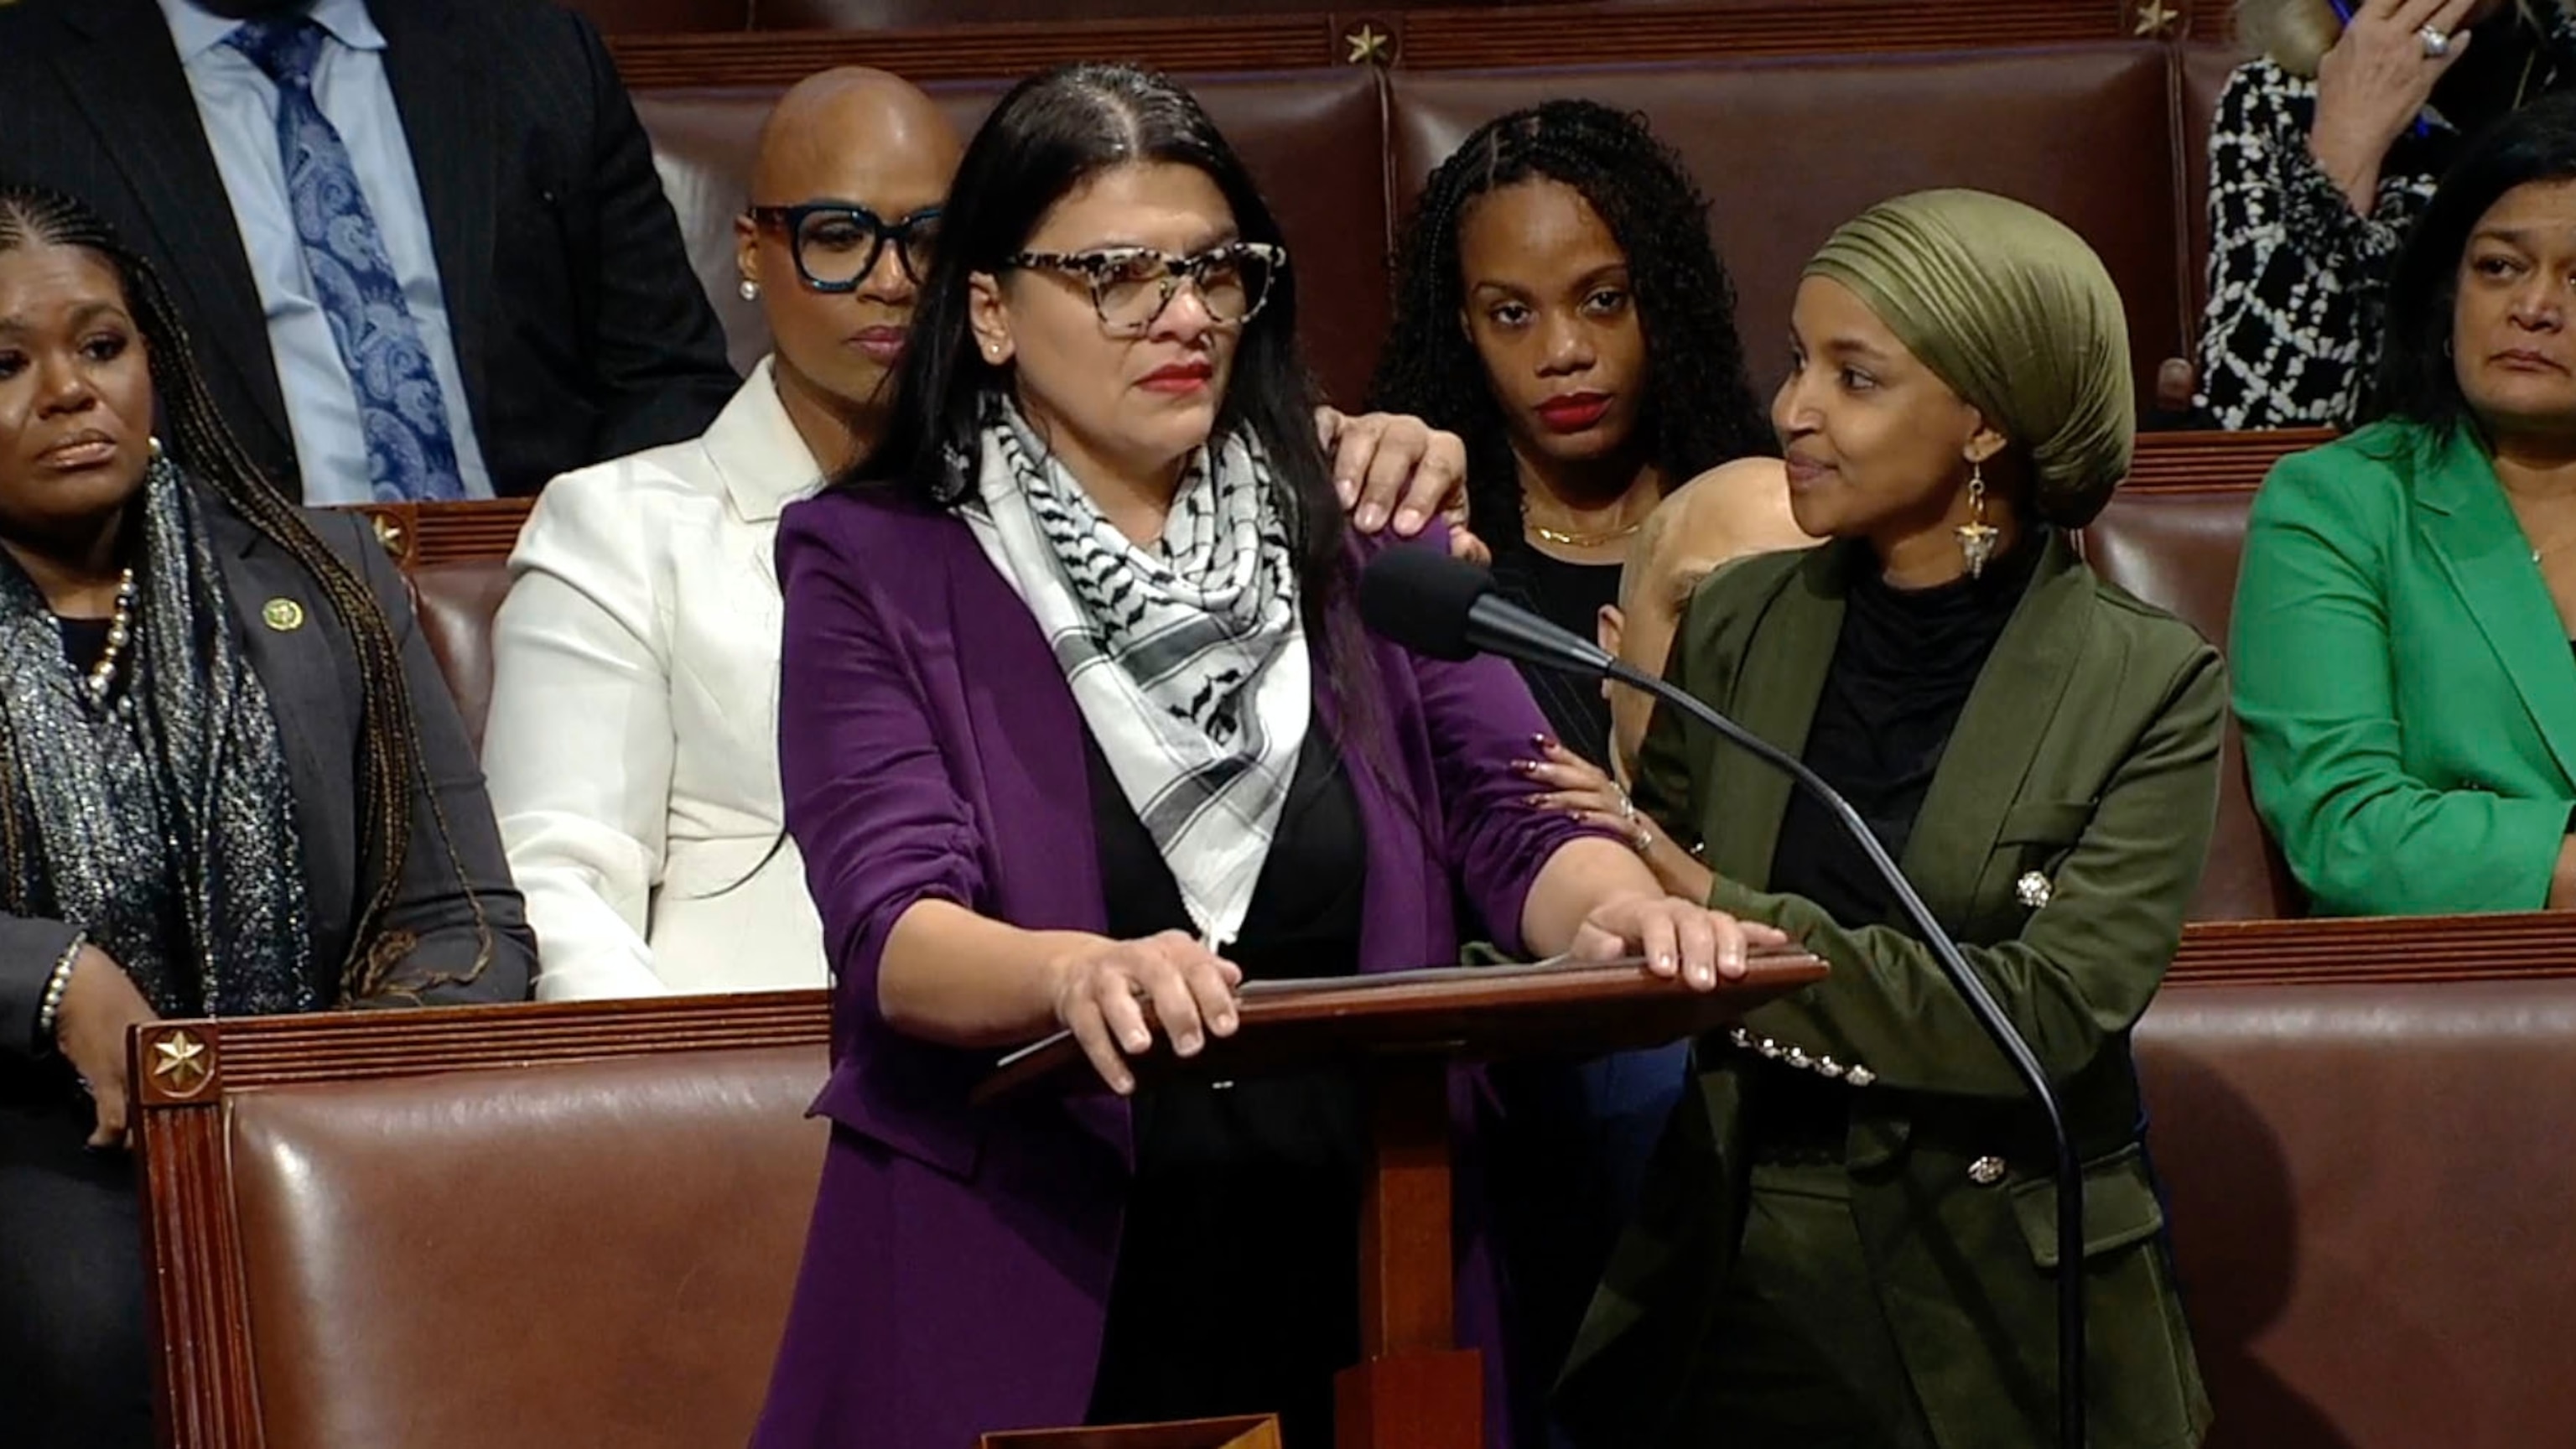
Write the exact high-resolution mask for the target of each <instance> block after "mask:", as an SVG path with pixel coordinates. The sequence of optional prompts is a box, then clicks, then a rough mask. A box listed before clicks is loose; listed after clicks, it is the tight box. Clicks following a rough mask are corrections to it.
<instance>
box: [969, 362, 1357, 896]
mask: <svg viewBox="0 0 2576 1449" xmlns="http://www.w3.org/2000/svg"><path fill="white" fill-rule="evenodd" d="M973 467H974V469H975V472H974V475H973V476H974V481H975V493H974V495H973V497H972V500H971V502H970V503H969V505H968V507H967V508H966V510H965V513H966V519H967V522H968V523H969V524H970V525H972V527H973V528H974V531H975V538H976V541H977V542H978V543H979V544H981V545H982V546H983V550H984V554H985V557H986V558H988V559H990V560H991V561H992V564H993V568H994V570H995V571H996V572H998V573H1000V574H1001V575H1002V577H1003V578H1005V579H1007V580H1009V582H1010V584H1011V587H1012V589H1013V590H1014V591H1016V592H1017V593H1018V594H1019V596H1020V598H1021V600H1022V601H1023V602H1025V603H1026V604H1027V605H1028V607H1029V612H1030V613H1031V614H1032V615H1034V616H1036V619H1037V623H1038V627H1039V628H1040V629H1041V630H1043V631H1045V634H1046V638H1047V643H1048V645H1049V646H1050V647H1051V648H1052V649H1053V650H1054V652H1055V660H1056V663H1057V665H1058V666H1059V667H1061V668H1062V669H1063V670H1064V677H1065V683H1066V684H1067V685H1068V686H1070V687H1071V689H1072V691H1073V700H1074V704H1075V705H1076V706H1077V707H1078V708H1079V709H1080V710H1081V712H1082V720H1083V723H1084V724H1086V725H1088V726H1090V729H1091V735H1092V738H1093V739H1094V740H1096V741H1098V742H1099V745H1100V753H1101V754H1102V755H1103V756H1104V757H1105V758H1106V759H1107V760H1108V762H1109V768H1110V772H1111V773H1112V774H1114V775H1116V776H1117V777H1118V787H1119V790H1120V792H1121V793H1122V794H1124V795H1125V796H1126V797H1127V803H1128V804H1129V805H1130V806H1132V807H1133V808H1134V809H1135V811H1136V818H1137V819H1138V820H1140V821H1142V822H1143V823H1144V826H1145V829H1146V831H1147V833H1149V834H1150V835H1152V836H1153V838H1154V844H1155V845H1156V846H1157V847H1159V848H1160V850H1161V852H1162V856H1163V862H1164V864H1165V865H1167V866H1169V867H1170V868H1171V872H1172V879H1173V881H1174V883H1176V884H1177V885H1178V886H1179V887H1180V891H1181V902H1182V904H1183V905H1184V906H1185V907H1187V908H1188V910H1189V913H1190V917H1191V919H1192V921H1193V922H1195V923H1196V924H1197V926H1198V928H1199V930H1200V931H1201V932H1202V933H1203V934H1205V935H1206V936H1208V937H1209V938H1211V939H1213V940H1215V941H1217V942H1219V943H1222V942H1225V941H1230V940H1232V939H1233V938H1234V936H1235V933H1236V932H1237V931H1238V930H1240V929H1241V928H1242V925H1243V918H1244V914H1245V913H1246V911H1248V910H1249V909H1250V907H1251V904H1252V890H1253V887H1254V885H1255V884H1257V883H1258V882H1259V880H1260V878H1261V867H1262V865H1263V863H1264V862H1265V861H1267V860H1268V859H1269V855H1270V838H1271V836H1272V835H1273V834H1274V833H1275V832H1276V831H1277V830H1278V828H1279V814H1280V810H1281V808H1282V807H1283V806H1284V805H1285V804H1286V802H1287V798H1288V785H1289V781H1290V779H1291V777H1293V776H1294V775H1295V773H1296V768H1297V752H1298V750H1299V748H1300V747H1302V746H1303V745H1304V744H1305V740H1306V726H1307V715H1308V712H1309V710H1310V709H1311V708H1312V707H1313V704H1314V693H1313V685H1312V682H1311V679H1310V677H1309V674H1308V667H1309V666H1308V660H1307V655H1306V636H1305V633H1304V631H1303V629H1302V628H1301V626H1300V622H1299V619H1298V609H1297V602H1298V588H1297V568H1296V557H1295V553H1294V551H1293V549H1292V548H1291V546H1290V543H1289V539H1288V533H1287V530H1286V528H1285V526H1284V525H1283V523H1282V521H1281V518H1280V510H1279V507H1278V501H1277V499H1276V497H1275V496H1274V495H1273V492H1272V485H1271V473H1270V465H1269V460H1268V459H1267V458H1266V457H1265V456H1264V455H1263V453H1262V450H1261V443H1260V440H1259V439H1258V438H1256V437H1255V436H1253V434H1252V432H1251V431H1250V430H1249V429H1242V430H1238V431H1237V432H1236V433H1234V434H1233V435H1232V436H1227V437H1219V438H1215V439H1213V440H1211V441H1210V442H1209V443H1208V444H1207V445H1206V446H1205V447H1202V448H1200V449H1199V450H1198V451H1197V452H1196V453H1194V454H1193V455H1192V456H1191V458H1190V460H1189V463H1188V466H1187V467H1186V469H1185V470H1184V472H1183V473H1182V476H1181V482H1180V487H1179V490H1178V492H1176V493H1175V494H1174V495H1173V499H1172V506H1171V510H1170V512H1169V513H1168V515H1167V516H1166V517H1165V519H1164V523H1163V536H1162V537H1161V538H1160V539H1158V540H1156V541H1155V542H1154V543H1152V544H1148V545H1139V544H1136V543H1133V542H1130V541H1129V540H1128V538H1127V536H1126V535H1125V534H1123V533H1120V532H1119V531H1118V528H1117V526H1116V525H1115V524H1112V523H1111V522H1110V521H1109V520H1108V519H1107V518H1105V517H1103V516H1102V514H1101V512H1100V510H1099V508H1098V507H1096V506H1095V505H1094V504H1093V503H1092V501H1091V495H1089V494H1088V493H1085V492H1084V491H1083V489H1082V485H1081V484H1080V483H1079V482H1077V481H1075V479H1074V478H1073V476H1072V475H1071V474H1069V473H1067V472H1066V471H1065V469H1064V465H1063V464H1062V463H1061V462H1058V461H1057V460H1056V459H1055V458H1054V457H1053V456H1052V455H1051V454H1049V453H1048V452H1047V450H1046V448H1045V446H1044V445H1043V444H1042V443H1040V442H1039V441H1038V440H1037V438H1036V437H1035V436H1034V435H1033V434H1032V433H1031V432H1030V431H1029V429H1028V425H1027V423H1026V422H1025V421H1024V420H1023V419H1022V418H1021V417H1020V414H1019V411H1018V409H1016V408H1014V407H1012V406H1011V405H1010V404H1009V403H1008V402H1004V401H999V400H996V401H994V402H992V403H991V404H989V405H988V410H987V414H986V417H985V425H984V430H983V438H982V455H981V456H980V457H979V458H977V459H976V460H974V463H973Z"/></svg>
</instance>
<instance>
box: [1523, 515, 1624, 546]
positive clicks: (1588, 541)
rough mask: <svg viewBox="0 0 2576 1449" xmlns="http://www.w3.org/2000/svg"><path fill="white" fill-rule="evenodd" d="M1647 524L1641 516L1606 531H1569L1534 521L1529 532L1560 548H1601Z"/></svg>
mask: <svg viewBox="0 0 2576 1449" xmlns="http://www.w3.org/2000/svg"><path fill="white" fill-rule="evenodd" d="M1645 526H1646V520H1644V519H1642V518H1640V519H1638V520H1637V521H1636V522H1634V523H1629V524H1622V525H1621V526H1619V527H1617V528H1613V529H1610V530H1608V531H1607V532H1604V533H1568V532H1567V531H1565V530H1564V529H1561V528H1550V527H1548V526H1547V525H1546V524H1543V523H1533V524H1530V525H1529V533H1530V537H1532V538H1535V539H1537V540H1538V541H1539V542H1541V543H1552V544H1555V545H1556V546H1557V547H1558V548H1601V547H1604V546H1606V545H1609V544H1614V543H1617V542H1618V541H1619V540H1621V539H1623V538H1627V537H1629V536H1630V535H1632V534H1634V533H1635V532H1636V531H1637V530H1638V529H1641V528H1643V527H1645Z"/></svg>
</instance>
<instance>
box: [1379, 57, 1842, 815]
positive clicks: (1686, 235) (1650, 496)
mask: <svg viewBox="0 0 2576 1449" xmlns="http://www.w3.org/2000/svg"><path fill="white" fill-rule="evenodd" d="M1406 237H1407V239H1406V242H1405V246H1404V252H1403V256H1402V258H1401V259H1400V260H1399V262H1398V264H1397V269H1396V271H1397V293H1396V308H1395V324H1394V326H1393V328H1392V329H1391V330H1390V332H1389V333H1388V336H1387V344H1386V349H1385V351H1384V352H1383V353H1381V354H1380V355H1379V358H1378V367H1377V376H1376V378H1375V380H1374V381H1373V382H1372V383H1371V384H1370V387H1369V406H1371V407H1373V408H1379V409H1383V410H1385V411H1388V412H1399V413H1411V414H1413V415H1415V416H1417V417H1419V418H1421V419H1422V420H1423V421H1424V422H1427V423H1429V424H1430V425H1431V426H1433V427H1435V428H1442V429H1446V430H1447V431H1449V432H1453V433H1456V434H1458V435H1459V436H1460V437H1462V438H1464V439H1465V440H1466V443H1467V487H1468V498H1469V504H1470V516H1471V517H1472V518H1473V519H1474V521H1475V525H1476V531H1477V532H1478V533H1479V534H1480V535H1482V536H1483V538H1484V539H1485V541H1486V542H1487V543H1488V544H1490V545H1491V546H1492V548H1493V551H1494V579H1495V582H1496V584H1497V585H1498V586H1499V587H1500V589H1501V590H1502V592H1503V593H1504V595H1505V596H1506V597H1509V598H1511V599H1513V600H1514V601H1516V602H1518V603H1520V604H1522V605H1524V606H1526V607H1530V608H1534V609H1536V610H1538V612H1540V613H1541V614H1544V615H1546V616H1547V617H1548V618H1550V619H1552V620H1554V621H1555V622H1556V623H1558V624H1560V625H1563V626H1564V627H1565V628H1568V629H1571V630H1573V631H1574V632H1575V633H1576V634H1579V635H1582V636H1584V637H1586V638H1589V637H1591V635H1592V633H1593V628H1594V621H1595V620H1596V619H1597V618H1598V617H1599V616H1600V613H1601V611H1602V610H1603V609H1605V608H1608V607H1611V606H1613V605H1615V604H1616V603H1617V602H1618V597H1619V565H1620V564H1621V562H1622V561H1624V560H1625V559H1626V558H1627V556H1628V546H1629V544H1630V542H1631V541H1632V540H1633V538H1634V537H1635V535H1636V533H1637V531H1638V529H1639V528H1641V527H1642V526H1643V525H1644V523H1645V521H1646V515H1648V514H1650V513H1652V512H1654V511H1655V505H1656V504H1657V503H1658V502H1660V501H1662V499H1663V496H1664V495H1665V494H1667V493H1669V492H1671V491H1673V490H1674V489H1676V488H1679V487H1680V486H1682V485H1683V484H1685V483H1688V482H1690V481H1691V480H1692V479H1694V478H1697V477H1699V476H1700V475H1701V474H1703V473H1709V472H1711V470H1718V472H1717V474H1716V476H1714V477H1712V478H1711V480H1710V481H1711V483H1712V484H1713V485H1714V486H1715V488H1716V489H1717V490H1718V491H1720V492H1723V493H1726V494H1729V495H1732V496H1733V497H1734V498H1735V499H1736V500H1737V501H1736V502H1735V503H1734V504H1733V505H1732V507H1733V508H1734V509H1735V510H1740V511H1741V513H1742V515H1743V516H1742V518H1741V520H1740V523H1739V524H1738V525H1737V526H1736V527H1735V528H1734V529H1733V530H1732V531H1733V532H1735V533H1736V534H1737V535H1738V536H1740V537H1743V538H1747V539H1752V540H1755V541H1758V542H1761V543H1763V544H1764V545H1766V546H1768V547H1772V548H1795V547H1798V546H1800V545H1801V544H1804V543H1806V542H1808V541H1809V540H1808V539H1807V537H1806V535H1804V534H1802V533H1800V532H1799V531H1798V528H1797V524H1796V522H1795V520H1793V519H1791V518H1790V516H1789V496H1788V487H1787V484H1786V483H1785V482H1784V481H1783V479H1782V476H1781V472H1780V464H1779V461H1778V458H1777V457H1776V451H1777V445H1776V444H1775V443H1774V442H1773V441H1772V437H1771V430H1770V429H1769V428H1768V427H1767V426H1765V425H1764V423H1763V421H1762V409H1761V406H1760V404H1759V403H1757V402H1756V401H1755V398H1754V393H1753V384H1752V382H1751V380H1750V379H1749V378H1748V377H1747V376H1746V374H1745V366H1744V347H1743V344H1742V342H1741V341H1739V340H1738V339H1737V337H1736V333H1735V289H1734V287H1733V285H1732V284H1731V283H1729V282H1728V280H1727V276H1726V268H1725V266H1724V264H1722V263H1721V262H1719V260H1718V258H1717V251H1716V248H1715V247H1714V246H1712V245H1711V244H1710V242H1709V239H1708V202H1707V201H1706V200H1705V199H1704V198H1702V197H1701V196H1700V194H1699V192H1698V190H1697V188H1696V187H1694V186H1693V185H1692V184H1691V179H1690V173H1689V172H1688V171H1687V170H1686V169H1685V168H1684V167H1683V165H1682V162H1681V158H1680V157H1678V156H1675V155H1674V154H1673V153H1672V152H1671V151H1669V150H1667V149H1666V148H1665V147H1664V146H1663V144H1662V143H1660V142H1658V141H1657V140H1656V139H1655V138H1654V136H1653V135H1652V134H1651V133H1649V132H1648V131H1647V130H1646V128H1645V126H1644V124H1643V123H1642V122H1640V121H1639V120H1638V119H1637V118H1636V117H1634V116H1631V115H1628V114H1626V113H1623V112H1620V111H1614V110H1612V109H1610V108H1609V107H1607V106H1602V105H1597V104H1595V103H1593V102H1591V101H1575V100H1559V101H1549V102H1547V103H1545V104H1544V105H1539V106H1533V107H1531V108H1529V109H1528V110H1523V111H1515V112H1513V113H1511V114H1510V115H1507V116H1503V117H1501V118H1499V119H1497V120H1494V121H1490V122H1487V123H1486V124H1485V125H1484V126H1482V127H1480V128H1478V129H1477V130H1476V131H1475V132H1474V133H1473V134H1471V135H1469V136H1468V138H1467V140H1466V142H1465V143H1464V144H1463V145H1461V146H1459V148H1458V150H1457V152H1456V154H1454V155H1452V156H1451V157H1450V158H1449V159H1448V160H1447V161H1445V162H1442V163H1441V165H1440V168H1439V169H1438V170H1436V171H1434V172H1432V173H1431V180H1430V183H1429V184H1428V185H1427V186H1426V187H1425V188H1424V190H1423V193H1422V200H1421V202H1420V205H1419V208H1418V210H1417V212H1416V214H1415V217H1414V222H1413V226H1412V227H1411V229H1410V230H1409V231H1408V232H1407V234H1406ZM1721 465H1726V466H1723V467H1722V466H1721ZM1524 673H1525V675H1526V677H1527V678H1528V680H1529V684H1530V690H1531V692H1532V693H1533V694H1535V695H1537V696H1538V703H1539V709H1540V710H1541V711H1542V712H1543V713H1545V714H1546V716H1547V721H1548V725H1549V728H1550V729H1552V730H1553V731H1554V732H1555V736H1556V738H1557V739H1558V740H1560V741H1562V742H1563V744H1564V745H1565V746H1566V747H1567V748H1568V749H1569V750H1571V752H1572V753H1573V755H1575V756H1579V757H1580V758H1581V759H1583V760H1585V761H1589V762H1591V763H1592V764H1594V765H1596V766H1607V765H1608V764H1609V761H1610V752H1609V743H1608V742H1609V734H1610V713H1609V706H1608V705H1607V704H1606V703H1604V702H1603V700H1602V698H1601V694H1600V691H1599V690H1598V689H1597V688H1596V687H1595V686H1592V685H1589V684H1586V683H1584V682H1582V681H1579V680H1575V679H1572V678H1569V677H1567V676H1565V675H1562V674H1558V673H1555V672H1552V671H1548V670H1541V669H1530V670H1526V671H1524Z"/></svg>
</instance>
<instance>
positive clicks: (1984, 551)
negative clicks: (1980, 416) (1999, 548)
mask: <svg viewBox="0 0 2576 1449" xmlns="http://www.w3.org/2000/svg"><path fill="white" fill-rule="evenodd" d="M1952 532H1954V533H1956V534H1958V535H1959V552H1960V554H1961V555H1962V556H1963V557H1965V558H1966V559H1967V561H1968V577H1970V578H1972V579H1974V578H1982V577H1984V576H1985V572H1986V560H1987V559H1990V558H1992V557H1994V554H1995V538H1996V529H1995V526H1994V525H1993V524H1991V523H1988V522H1986V465H1985V464H1983V463H1976V462H1971V463H1970V464H1968V521H1967V522H1965V523H1962V524H1960V525H1959V526H1958V527H1957V528H1956V529H1953V530H1952Z"/></svg>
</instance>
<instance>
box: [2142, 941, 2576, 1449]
mask: <svg viewBox="0 0 2576 1449" xmlns="http://www.w3.org/2000/svg"><path fill="white" fill-rule="evenodd" d="M2302 924H2303V925H2304V924H2305V923H2302ZM2320 924H2321V925H2322V924H2323V923H2320ZM2138 1060H2139V1067H2140V1071H2141V1075H2142V1078H2143V1080H2144V1083H2145V1087H2146V1097H2147V1108H2148V1113H2149V1118H2150V1124H2151V1125H2150V1127H2149V1131H2148V1143H2149V1146H2150V1148H2151V1150H2152V1151H2153V1152H2154V1154H2155V1160H2156V1163H2157V1166H2158V1167H2159V1169H2160V1170H2161V1171H2162V1174H2163V1177H2164V1181H2165V1184H2166V1186H2167V1188H2168V1204H2169V1208H2170V1215H2171V1222H2172V1232H2173V1241H2174V1246H2175V1248H2176V1250H2177V1252H2178V1254H2179V1257H2180V1268H2181V1277H2182V1285H2181V1286H2182V1295H2183V1301H2184V1304H2185V1306H2186V1309H2187V1311H2188V1312H2189V1314H2190V1317H2191V1323H2192V1330H2193V1336H2194V1338H2195V1340H2196V1341H2197V1344H2198V1348H2199V1356H2200V1365H2201V1371H2202V1373H2203V1375H2204V1376H2205V1377H2206V1378H2207V1380H2208V1384H2209V1392H2210V1399H2211V1402H2212V1404H2213V1405H2214V1406H2215V1407H2216V1410H2217V1415H2218V1417H2217V1423H2216V1424H2215V1426H2214V1427H2213V1428H2212V1430H2211V1433H2210V1437H2209V1440H2208V1449H2416V1446H2430V1445H2440V1446H2442V1449H2524V1446H2528V1445H2534V1444H2541V1443H2556V1442H2558V1441H2560V1440H2562V1439H2564V1438H2565V1437H2566V1434H2567V1426H2568V1425H2570V1424H2576V1375H2571V1374H2569V1373H2568V1372H2567V1366H2568V1364H2570V1363H2571V1362H2576V1311H2571V1310H2570V1307H2569V1305H2570V1304H2576V1252H2571V1251H2570V1250H2569V1249H2570V1244H2571V1235H2570V1229H2569V1226H2568V1204H2569V1203H2571V1202H2576V1158H2571V1157H2570V1156H2569V1154H2567V1153H2565V1152H2563V1151H2560V1150H2558V1149H2557V1144H2559V1143H2561V1142H2564V1141H2566V1140H2567V1139H2568V1138H2569V1136H2570V1135H2571V1134H2576V980H2569V979H2565V978H2563V977H2562V978H2561V979H2556V980H2536V981H2476V980H2459V981H2447V982H2442V983H2439V984H2411V985H2368V986H2364V985H2354V986H2305V985H2299V986H2263V987H2244V986H2222V985H2213V986H2206V987H2187V988H2179V989H2174V990H2168V991H2167V992H2165V993H2164V994H2163V995H2162V996H2161V997H2159V998H2158V1000H2157V1001H2156V1004H2155V1006H2154V1008H2153V1009H2152V1010H2150V1011H2149V1012H2148V1013H2147V1016H2146V1019H2145V1021H2144V1022H2143V1023H2142V1024H2141V1025H2140V1027H2139V1030H2138Z"/></svg>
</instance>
